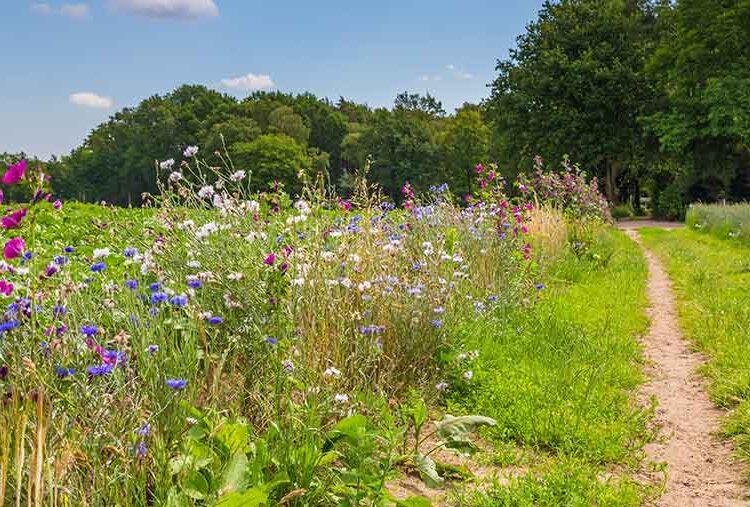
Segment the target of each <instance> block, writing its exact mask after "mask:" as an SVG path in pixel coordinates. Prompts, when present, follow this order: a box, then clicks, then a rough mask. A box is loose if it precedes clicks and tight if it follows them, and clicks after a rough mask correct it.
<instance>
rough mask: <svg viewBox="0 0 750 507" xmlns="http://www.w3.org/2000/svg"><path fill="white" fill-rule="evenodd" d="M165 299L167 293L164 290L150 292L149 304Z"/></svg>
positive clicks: (161, 301)
mask: <svg viewBox="0 0 750 507" xmlns="http://www.w3.org/2000/svg"><path fill="white" fill-rule="evenodd" d="M166 300H167V294H166V293H164V292H154V293H153V294H151V304H152V305H156V304H159V303H163V302H165V301H166Z"/></svg>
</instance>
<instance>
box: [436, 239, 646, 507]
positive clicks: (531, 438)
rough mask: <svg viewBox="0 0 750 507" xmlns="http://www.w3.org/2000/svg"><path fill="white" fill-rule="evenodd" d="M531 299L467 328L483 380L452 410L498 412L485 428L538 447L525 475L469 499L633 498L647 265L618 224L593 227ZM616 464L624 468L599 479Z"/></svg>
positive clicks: (642, 423) (641, 430) (640, 489)
mask: <svg viewBox="0 0 750 507" xmlns="http://www.w3.org/2000/svg"><path fill="white" fill-rule="evenodd" d="M551 276H552V278H553V280H554V282H553V283H552V284H551V286H550V287H549V288H547V289H544V290H543V291H541V292H540V294H539V298H540V299H541V301H540V302H539V304H537V305H535V306H533V307H532V308H530V309H529V310H528V311H527V312H525V313H521V312H519V313H512V314H507V313H505V314H496V315H494V316H493V317H492V318H490V319H485V320H480V321H472V322H470V323H467V324H466V326H465V328H464V329H463V340H464V342H465V345H466V347H467V349H476V350H478V352H479V359H478V361H477V364H475V365H474V374H475V378H476V379H477V381H478V383H479V387H478V388H476V389H472V390H468V389H467V390H466V391H463V392H460V393H459V394H458V396H456V397H455V398H454V402H453V406H452V407H450V408H451V409H454V410H456V411H458V410H463V411H467V410H468V411H475V412H477V413H481V414H483V415H488V416H490V417H493V418H495V419H497V421H498V426H497V427H496V428H494V429H493V431H492V433H491V434H490V437H491V438H492V439H493V440H494V441H496V442H504V443H506V442H513V443H515V444H516V445H517V446H519V447H521V448H526V449H531V450H532V451H533V452H534V453H537V454H538V455H540V456H542V458H541V460H542V463H541V464H540V465H539V466H532V468H531V470H530V471H529V473H528V474H526V475H525V476H523V477H521V478H519V479H517V480H514V481H512V482H511V483H510V484H509V485H508V486H496V487H495V488H493V490H492V491H490V492H489V493H488V495H486V496H485V495H477V496H476V497H475V498H473V499H472V500H471V502H470V505H477V506H495V505H550V506H552V505H639V504H640V502H641V501H642V500H643V498H644V496H645V495H646V494H648V488H646V487H645V486H642V485H638V484H636V483H635V482H633V481H632V480H631V479H629V478H628V473H627V471H628V469H630V468H631V467H636V466H637V464H638V462H639V460H640V456H641V454H640V452H639V451H640V449H641V447H642V445H643V444H644V443H645V442H646V441H647V440H648V439H649V436H650V435H649V431H648V430H647V428H646V422H647V420H648V418H649V411H647V410H643V409H641V408H638V407H637V406H636V405H635V404H634V402H633V392H634V390H635V389H636V388H637V386H638V385H639V384H640V382H641V381H642V375H641V373H640V371H641V354H640V352H641V351H640V347H639V345H638V343H637V339H636V338H637V337H638V336H639V335H640V334H642V333H643V332H644V330H645V329H646V326H647V317H646V314H645V309H646V295H645V284H646V278H647V269H646V265H645V263H644V259H643V257H642V255H641V254H640V252H639V250H638V248H637V246H636V245H635V244H634V243H633V242H632V241H630V240H629V239H627V238H626V237H625V236H624V235H623V234H621V233H620V232H616V231H614V230H607V231H606V232H603V233H601V234H600V236H599V238H598V241H597V242H596V244H594V245H593V246H592V247H591V250H590V252H589V254H588V255H584V256H581V257H577V256H574V255H572V254H571V255H570V256H568V257H567V258H566V259H565V260H564V261H563V262H562V263H561V264H560V265H558V266H557V267H556V268H555V269H554V271H553V272H552V273H551ZM613 464H618V465H620V466H619V467H618V469H619V470H620V471H621V472H623V471H624V473H618V474H614V476H613V477H612V478H611V479H609V480H607V481H604V480H602V479H601V478H602V477H604V476H605V475H607V471H608V470H610V469H611V468H612V465H613Z"/></svg>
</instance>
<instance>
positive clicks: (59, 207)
mask: <svg viewBox="0 0 750 507" xmlns="http://www.w3.org/2000/svg"><path fill="white" fill-rule="evenodd" d="M52 206H53V207H54V208H55V209H62V201H61V200H60V199H57V200H56V201H55V202H54V204H53V205H52Z"/></svg>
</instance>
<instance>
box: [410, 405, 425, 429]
mask: <svg viewBox="0 0 750 507" xmlns="http://www.w3.org/2000/svg"><path fill="white" fill-rule="evenodd" d="M412 417H413V418H414V427H415V428H421V427H422V426H424V423H425V422H427V405H425V402H424V400H423V399H422V398H420V399H419V400H417V402H416V403H415V404H414V409H413V410H412Z"/></svg>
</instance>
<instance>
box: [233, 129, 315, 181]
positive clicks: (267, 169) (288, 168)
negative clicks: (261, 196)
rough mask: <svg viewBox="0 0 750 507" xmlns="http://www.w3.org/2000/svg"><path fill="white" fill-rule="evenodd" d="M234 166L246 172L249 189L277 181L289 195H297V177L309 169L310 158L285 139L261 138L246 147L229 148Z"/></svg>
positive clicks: (296, 145) (294, 143)
mask: <svg viewBox="0 0 750 507" xmlns="http://www.w3.org/2000/svg"><path fill="white" fill-rule="evenodd" d="M231 157H232V162H233V163H234V166H235V167H236V168H238V169H246V170H247V171H248V173H249V174H250V175H251V183H252V188H253V189H255V190H261V189H264V188H268V185H269V183H271V182H273V181H279V182H281V183H283V185H284V188H286V189H287V190H288V191H289V192H291V193H295V194H296V193H299V192H300V190H301V189H302V183H301V181H300V179H299V174H300V173H306V172H308V171H309V170H310V169H311V167H312V161H311V160H310V157H309V156H308V155H307V153H305V150H304V149H303V148H302V146H300V145H299V144H298V143H297V142H296V141H295V140H294V139H292V138H291V137H288V136H285V135H273V134H268V135H263V136H261V137H259V138H258V139H256V140H255V141H252V142H250V143H236V144H234V145H232V150H231Z"/></svg>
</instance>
